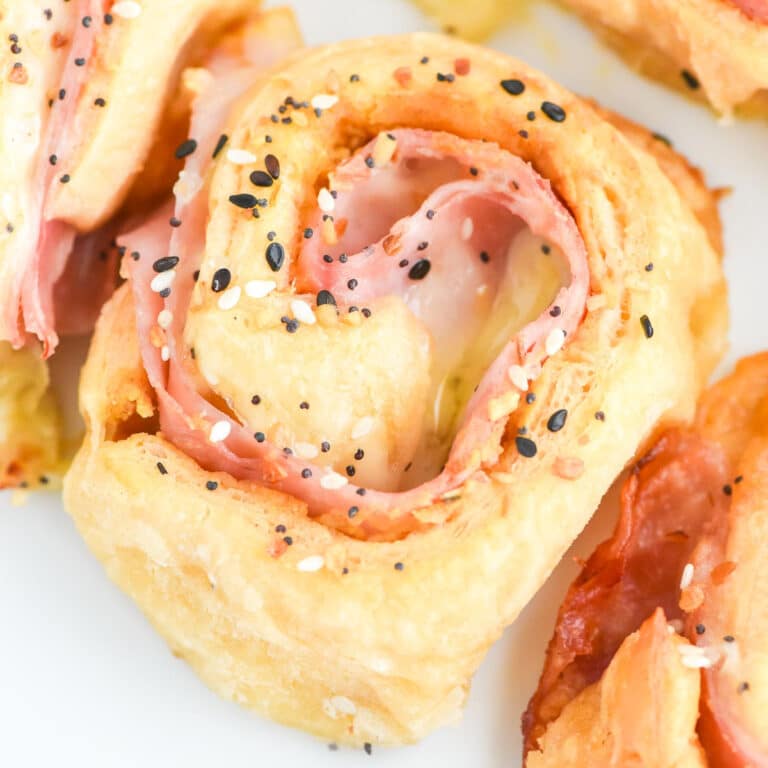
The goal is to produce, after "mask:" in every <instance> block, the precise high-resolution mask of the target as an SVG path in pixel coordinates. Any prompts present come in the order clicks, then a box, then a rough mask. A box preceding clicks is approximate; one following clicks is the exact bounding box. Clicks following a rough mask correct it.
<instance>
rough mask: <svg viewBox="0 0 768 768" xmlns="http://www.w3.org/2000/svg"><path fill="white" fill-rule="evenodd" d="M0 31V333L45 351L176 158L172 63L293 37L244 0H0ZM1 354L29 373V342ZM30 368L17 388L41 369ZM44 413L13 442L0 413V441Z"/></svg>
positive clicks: (280, 20)
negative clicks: (0, 132)
mask: <svg viewBox="0 0 768 768" xmlns="http://www.w3.org/2000/svg"><path fill="white" fill-rule="evenodd" d="M0 34H1V35H2V38H3V40H6V39H7V40H8V41H9V42H8V44H7V45H5V44H4V46H3V48H2V51H0V72H1V73H2V74H1V76H0V104H1V105H2V111H3V115H4V119H3V136H2V140H0V188H2V196H1V198H0V344H2V343H4V342H10V344H11V345H12V346H13V347H14V348H20V347H23V346H24V345H25V344H32V343H33V338H34V337H35V336H37V337H38V338H39V339H40V341H41V342H42V345H43V348H42V351H43V355H44V356H45V357H47V356H48V355H50V354H51V353H52V352H53V350H54V349H55V347H56V345H57V343H58V337H59V334H62V333H83V332H87V331H89V330H90V329H91V328H92V325H93V321H94V319H95V316H96V314H97V313H98V310H99V308H100V307H101V305H102V304H103V302H104V301H105V300H106V298H108V297H109V295H110V294H111V292H112V290H113V289H114V286H115V284H116V278H117V271H116V264H117V252H116V249H115V247H114V237H115V235H116V234H117V231H118V230H119V228H120V227H123V228H124V227H125V222H126V221H127V220H130V218H131V216H133V215H136V214H137V213H138V214H140V213H142V211H143V212H146V210H147V209H148V206H150V205H152V206H153V205H154V204H155V203H156V202H157V201H158V200H159V199H164V198H165V197H167V195H168V194H169V193H170V189H171V186H172V184H173V181H174V180H175V178H176V176H177V174H178V172H179V170H181V167H182V164H183V162H182V159H181V158H180V157H177V156H175V155H174V152H173V149H174V148H176V147H179V146H183V145H182V142H183V141H184V140H185V139H186V137H187V129H188V125H189V101H190V95H189V94H190V92H191V91H193V90H194V87H195V83H194V77H193V73H192V74H190V75H189V82H186V81H185V82H183V83H182V82H181V75H182V71H187V73H188V74H189V70H186V69H185V68H186V67H190V66H197V65H199V64H201V63H207V64H209V65H210V66H212V67H214V68H215V67H217V66H224V65H226V63H227V62H230V61H232V60H235V59H237V58H238V57H240V58H241V59H242V60H243V61H246V60H248V61H250V62H251V63H252V64H253V65H254V66H261V67H263V66H266V65H268V64H269V63H271V62H272V61H274V60H275V59H276V58H279V57H280V56H281V55H283V54H284V53H287V52H288V51H289V50H292V49H293V48H294V47H296V45H297V44H298V43H299V36H298V33H297V31H296V28H295V25H294V22H293V19H292V16H291V14H290V12H288V11H287V10H275V11H270V12H269V13H265V14H261V13H259V11H258V3H254V2H252V0H218V1H217V2H213V1H212V0H183V1H181V0H162V1H160V0H142V2H135V1H134V0H128V1H126V0H119V1H118V0H115V2H111V1H109V2H100V1H99V2H96V0H76V1H73V2H61V1H58V2H56V3H50V2H48V0H45V2H43V0H4V1H3V2H0ZM177 154H178V153H177ZM145 164H146V167H145ZM126 198H127V200H126ZM33 348H34V349H37V347H36V345H35V346H34V347H33ZM4 356H5V359H4V363H5V364H6V365H7V366H10V367H11V368H13V369H15V370H11V369H9V370H8V373H7V375H8V376H9V377H12V378H14V379H15V380H16V381H21V380H25V381H29V376H30V374H31V370H32V368H31V367H30V364H29V361H28V357H29V355H28V354H27V353H19V354H18V355H13V354H12V353H10V351H9V352H8V353H7V354H5V355H4ZM32 367H33V368H35V369H36V370H38V371H39V375H40V377H41V378H39V379H37V380H36V381H34V382H33V383H32V384H31V389H30V393H29V397H30V398H32V397H33V396H34V395H33V394H32V393H34V392H38V390H41V388H42V387H43V386H44V384H45V382H46V381H47V373H46V372H45V371H44V367H43V366H32ZM19 392H20V390H19V389H18V388H17V387H10V386H9V387H8V388H7V389H6V390H4V391H3V390H0V399H2V398H5V399H6V400H7V402H4V403H2V404H1V405H0V408H2V410H3V412H5V413H7V414H10V413H15V414H16V415H17V417H18V416H20V414H22V413H24V414H27V415H29V413H28V408H29V401H28V399H26V400H23V401H18V402H17V401H16V400H15V399H14V398H17V397H19V396H20V395H19ZM52 413H53V410H52V407H51V406H50V405H48V406H46V407H45V408H43V409H42V410H40V411H39V412H38V413H37V414H36V417H35V420H33V421H27V428H26V429H25V430H24V431H23V434H24V438H23V441H22V440H21V435H22V431H21V430H17V429H11V426H10V421H9V420H8V419H6V420H5V422H4V423H2V424H0V431H1V433H2V435H3V437H2V439H0V453H3V454H7V455H8V456H17V455H26V453H27V448H26V447H25V445H27V444H28V441H29V439H30V437H31V436H32V435H33V433H34V432H35V430H34V429H33V425H34V424H37V425H38V428H37V430H36V432H37V437H36V438H35V441H36V442H37V443H38V444H39V443H42V442H45V441H47V440H48V438H49V435H50V434H51V433H52V432H53V431H55V424H54V423H53V422H51V421H50V419H49V417H50V416H51V415H52ZM15 434H18V435H19V439H20V441H21V442H20V443H19V444H18V445H16V444H14V435H15ZM50 450H52V448H51V449H49V452H50ZM43 454H45V451H43ZM41 455H42V454H41ZM39 469H40V467H39V466H37V465H36V466H35V468H34V472H37V471H39ZM30 471H32V467H30ZM22 474H25V473H23V472H22V473H21V474H19V472H14V476H15V477H18V478H19V479H21V475H22ZM0 477H1V475H0ZM5 479H6V481H8V480H9V477H8V476H6V478H5ZM2 484H3V480H1V479H0V485H2Z"/></svg>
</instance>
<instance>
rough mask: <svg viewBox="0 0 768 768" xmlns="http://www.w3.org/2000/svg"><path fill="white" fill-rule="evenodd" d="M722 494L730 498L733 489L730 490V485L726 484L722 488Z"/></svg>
mask: <svg viewBox="0 0 768 768" xmlns="http://www.w3.org/2000/svg"><path fill="white" fill-rule="evenodd" d="M723 493H724V494H725V495H726V496H732V495H733V488H731V486H730V485H727V484H726V485H724V486H723Z"/></svg>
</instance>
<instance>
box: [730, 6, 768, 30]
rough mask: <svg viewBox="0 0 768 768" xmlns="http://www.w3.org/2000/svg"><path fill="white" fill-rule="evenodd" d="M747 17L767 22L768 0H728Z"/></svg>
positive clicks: (762, 22) (761, 22) (763, 22)
mask: <svg viewBox="0 0 768 768" xmlns="http://www.w3.org/2000/svg"><path fill="white" fill-rule="evenodd" d="M728 2H729V3H731V5H735V6H736V7H737V8H738V9H739V10H740V11H741V12H742V13H743V14H744V15H745V16H747V18H750V19H752V21H757V22H758V23H760V24H768V2H767V1H766V0H728Z"/></svg>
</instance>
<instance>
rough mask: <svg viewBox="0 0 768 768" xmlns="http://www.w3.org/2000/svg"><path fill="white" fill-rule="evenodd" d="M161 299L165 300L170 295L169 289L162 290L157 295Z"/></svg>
mask: <svg viewBox="0 0 768 768" xmlns="http://www.w3.org/2000/svg"><path fill="white" fill-rule="evenodd" d="M157 295H158V296H159V297H160V298H161V299H167V298H168V297H169V296H170V295H171V289H170V288H163V290H162V291H160V293H158V294H157Z"/></svg>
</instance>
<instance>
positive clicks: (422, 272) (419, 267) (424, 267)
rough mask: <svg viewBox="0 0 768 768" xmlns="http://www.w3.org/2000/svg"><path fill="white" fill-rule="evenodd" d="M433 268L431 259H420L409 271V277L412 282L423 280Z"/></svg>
mask: <svg viewBox="0 0 768 768" xmlns="http://www.w3.org/2000/svg"><path fill="white" fill-rule="evenodd" d="M431 268H432V264H431V263H430V261H429V259H419V260H418V261H417V262H416V263H415V264H414V265H413V266H412V267H411V268H410V269H409V270H408V277H409V278H410V279H411V280H423V279H424V278H425V277H426V276H427V275H428V274H429V270H430V269H431Z"/></svg>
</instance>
